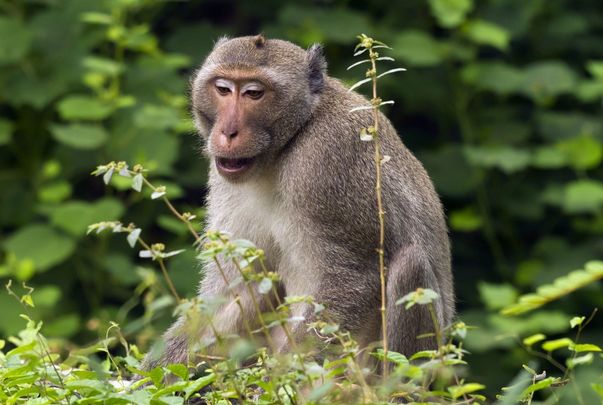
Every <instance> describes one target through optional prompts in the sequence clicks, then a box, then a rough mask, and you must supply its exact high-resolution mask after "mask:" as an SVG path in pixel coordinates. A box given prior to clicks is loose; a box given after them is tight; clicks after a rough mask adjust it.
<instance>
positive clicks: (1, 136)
mask: <svg viewBox="0 0 603 405" xmlns="http://www.w3.org/2000/svg"><path fill="white" fill-rule="evenodd" d="M13 129H14V125H13V123H12V122H10V121H8V120H5V119H4V118H0V146H2V145H6V144H7V143H9V142H10V141H11V138H12V135H13Z"/></svg>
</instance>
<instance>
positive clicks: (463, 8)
mask: <svg viewBox="0 0 603 405" xmlns="http://www.w3.org/2000/svg"><path fill="white" fill-rule="evenodd" d="M429 6H430V8H431V14H432V15H433V16H434V17H435V18H436V19H437V20H438V24H439V25H441V26H442V27H444V28H454V27H456V26H458V25H459V24H461V23H462V22H463V21H464V20H465V17H466V15H467V14H468V13H469V12H470V11H471V10H472V9H473V1H472V0H429Z"/></svg>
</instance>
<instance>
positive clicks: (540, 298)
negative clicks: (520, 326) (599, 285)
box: [501, 260, 603, 315]
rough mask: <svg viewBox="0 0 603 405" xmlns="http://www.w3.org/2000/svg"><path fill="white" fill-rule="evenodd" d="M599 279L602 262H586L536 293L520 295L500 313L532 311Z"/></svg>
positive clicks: (540, 288)
mask: <svg viewBox="0 0 603 405" xmlns="http://www.w3.org/2000/svg"><path fill="white" fill-rule="evenodd" d="M600 279H603V262H601V261H596V260H593V261H590V262H587V263H586V265H585V266H584V269H581V270H574V271H572V272H571V273H569V274H568V275H566V276H563V277H559V278H557V279H555V281H553V283H552V284H545V285H543V286H541V287H539V288H538V289H537V290H536V293H531V294H526V295H522V296H521V297H519V299H518V302H516V303H515V304H512V305H509V306H507V307H505V308H503V309H502V310H501V313H502V314H503V315H519V314H522V313H524V312H528V311H532V310H534V309H536V308H539V307H541V306H542V305H544V304H546V303H548V302H551V301H554V300H557V299H559V298H561V297H563V296H565V295H567V294H570V293H571V292H573V291H575V290H577V289H579V288H581V287H584V286H586V285H588V284H591V283H594V282H596V281H597V280H600Z"/></svg>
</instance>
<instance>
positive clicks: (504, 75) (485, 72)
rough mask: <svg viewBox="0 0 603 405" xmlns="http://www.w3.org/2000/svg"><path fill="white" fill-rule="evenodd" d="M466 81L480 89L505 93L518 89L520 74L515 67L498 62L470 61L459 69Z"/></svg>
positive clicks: (520, 80)
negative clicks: (470, 62)
mask: <svg viewBox="0 0 603 405" xmlns="http://www.w3.org/2000/svg"><path fill="white" fill-rule="evenodd" d="M461 77H462V78H463V80H464V81H465V82H466V83H469V84H472V85H474V86H475V87H477V88H478V89H480V90H486V91H492V92H494V93H497V94H501V95H507V94H511V93H515V92H517V91H519V90H520V88H521V84H522V80H523V79H522V75H521V73H520V72H519V70H517V69H516V68H515V67H513V66H510V65H507V64H504V63H500V62H492V63H472V64H468V65H467V66H465V67H464V68H463V69H462V70H461Z"/></svg>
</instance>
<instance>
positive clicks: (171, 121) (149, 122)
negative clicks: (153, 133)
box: [134, 104, 180, 130]
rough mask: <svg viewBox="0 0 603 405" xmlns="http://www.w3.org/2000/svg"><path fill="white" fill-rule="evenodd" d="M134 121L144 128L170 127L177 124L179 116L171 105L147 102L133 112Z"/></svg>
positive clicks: (161, 128)
mask: <svg viewBox="0 0 603 405" xmlns="http://www.w3.org/2000/svg"><path fill="white" fill-rule="evenodd" d="M134 123H135V124H136V126H137V127H139V128H144V129H147V128H149V129H160V130H165V129H170V128H174V127H176V126H178V124H179V123H180V116H179V113H178V110H176V109H175V108H172V107H167V106H161V105H153V104H147V105H145V106H144V107H142V108H141V109H139V110H138V111H137V112H136V113H135V114H134Z"/></svg>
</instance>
